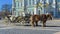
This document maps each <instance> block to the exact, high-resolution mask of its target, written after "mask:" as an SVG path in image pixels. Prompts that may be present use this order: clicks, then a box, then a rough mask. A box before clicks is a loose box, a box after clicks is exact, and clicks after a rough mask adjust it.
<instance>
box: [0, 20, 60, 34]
mask: <svg viewBox="0 0 60 34" xmlns="http://www.w3.org/2000/svg"><path fill="white" fill-rule="evenodd" d="M3 22H4V21H3V20H0V34H55V33H57V32H60V20H52V21H47V23H46V25H47V26H46V27H41V26H40V25H42V23H39V26H37V27H31V26H21V25H20V24H17V23H15V24H5V23H3Z"/></svg>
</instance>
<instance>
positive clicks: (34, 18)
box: [6, 14, 52, 27]
mask: <svg viewBox="0 0 60 34" xmlns="http://www.w3.org/2000/svg"><path fill="white" fill-rule="evenodd" d="M6 17H7V18H8V20H9V21H10V22H12V23H22V24H24V23H30V24H31V25H32V26H34V25H36V26H37V25H38V21H42V23H43V27H44V26H46V21H47V20H48V19H51V20H52V15H51V14H48V15H46V14H41V15H31V14H27V15H25V16H17V17H15V16H6ZM34 23H35V24H34Z"/></svg>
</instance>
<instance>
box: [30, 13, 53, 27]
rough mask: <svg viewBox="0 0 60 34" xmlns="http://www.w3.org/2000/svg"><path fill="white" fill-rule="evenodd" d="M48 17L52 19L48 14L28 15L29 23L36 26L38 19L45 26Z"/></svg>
mask: <svg viewBox="0 0 60 34" xmlns="http://www.w3.org/2000/svg"><path fill="white" fill-rule="evenodd" d="M48 19H50V20H52V16H51V15H50V14H48V15H46V14H41V15H32V16H30V24H31V25H32V26H33V27H34V26H38V21H41V22H42V23H43V25H42V26H43V27H45V26H46V21H47V20H48Z"/></svg>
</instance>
